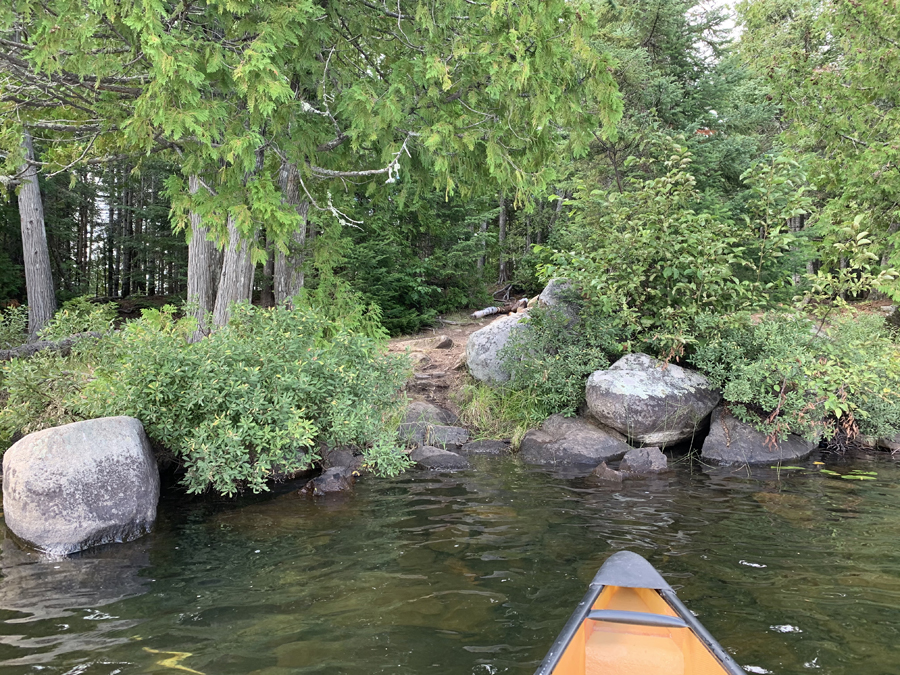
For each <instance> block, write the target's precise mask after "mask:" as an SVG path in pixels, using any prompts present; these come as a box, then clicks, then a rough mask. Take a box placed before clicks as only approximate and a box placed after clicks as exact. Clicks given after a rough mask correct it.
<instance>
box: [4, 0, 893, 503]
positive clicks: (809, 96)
mask: <svg viewBox="0 0 900 675" xmlns="http://www.w3.org/2000/svg"><path fill="white" fill-rule="evenodd" d="M114 9H115V11H114ZM70 10H71V8H70V3H69V2H68V0H49V4H47V2H44V3H37V2H35V1H34V0H22V1H21V2H17V3H16V4H15V6H13V7H8V8H7V7H4V8H3V9H0V41H2V44H3V45H4V50H3V51H2V52H0V76H2V77H0V304H2V305H3V309H2V310H0V350H12V351H5V352H4V355H5V356H6V357H9V358H8V360H6V361H4V362H3V364H2V371H0V391H2V404H3V405H2V408H0V438H2V439H3V441H4V442H5V443H10V442H12V441H14V440H16V439H18V438H20V437H21V436H23V435H26V434H28V433H31V432H34V431H37V430H41V429H46V428H49V427H54V426H59V425H62V424H66V423H69V422H75V421H80V420H87V419H92V418H98V417H107V416H131V417H135V418H137V419H139V420H140V421H141V422H142V423H143V425H144V427H145V429H146V432H147V434H148V435H149V438H150V441H151V442H152V443H153V444H154V448H155V450H156V451H157V452H158V454H159V457H160V458H161V459H163V460H165V461H167V462H170V463H171V464H172V465H174V466H177V467H178V470H179V475H180V477H181V480H182V486H183V487H184V489H186V490H187V491H188V492H191V493H203V492H207V491H212V492H215V493H218V494H223V495H234V494H236V493H237V492H240V491H243V490H250V491H260V490H265V489H267V486H268V483H269V481H271V480H278V479H284V478H286V477H289V476H294V475H297V474H298V473H300V472H304V471H307V470H309V469H310V468H312V467H318V466H323V467H325V468H329V466H328V465H329V464H331V463H332V460H329V459H328V457H333V456H336V455H335V453H338V454H340V453H345V452H346V453H349V454H350V456H351V458H352V457H353V456H356V458H357V459H352V461H351V460H348V461H351V463H352V466H353V469H352V470H353V471H354V472H358V471H370V472H372V473H374V474H376V475H395V474H396V473H398V472H400V471H403V470H405V469H406V468H408V467H409V466H410V465H411V464H412V461H411V459H410V457H409V453H408V450H409V449H410V448H408V447H406V446H405V445H404V444H403V443H402V442H401V441H400V440H398V438H397V428H398V426H399V425H400V424H401V423H403V422H402V420H403V419H404V415H405V408H406V404H407V400H406V395H407V394H406V393H408V392H412V397H413V398H415V391H414V390H415V388H416V386H419V387H420V388H422V387H425V389H428V387H431V389H430V390H429V391H432V390H434V391H436V390H438V389H441V391H442V393H441V395H440V396H441V398H442V400H446V401H451V405H452V406H455V407H456V408H458V412H459V413H460V415H459V416H460V418H461V423H462V424H464V425H465V426H466V427H468V429H469V431H471V432H472V434H474V435H475V436H477V437H479V438H482V439H485V440H490V439H493V440H497V439H504V440H506V439H508V440H509V441H510V442H511V446H512V447H513V448H514V449H516V448H518V446H519V445H520V443H521V441H522V440H523V439H524V438H525V437H526V434H527V433H529V431H532V430H535V429H537V428H538V427H540V426H541V425H542V424H543V423H544V422H545V421H546V420H547V419H549V418H551V417H553V416H555V415H562V416H566V417H571V416H576V415H579V414H582V415H583V414H584V411H585V406H586V405H588V404H589V401H586V391H587V389H586V388H587V386H588V385H587V382H588V378H589V377H591V376H592V374H595V373H597V372H598V371H604V370H607V369H610V367H613V368H614V367H615V364H616V363H617V362H618V361H619V360H620V359H622V358H623V357H627V356H628V355H641V354H644V355H646V356H647V357H648V358H651V359H659V360H660V361H661V362H663V363H664V364H668V365H669V366H675V365H677V366H679V367H681V366H683V367H685V368H686V369H688V370H691V371H697V372H699V373H700V374H701V375H702V376H703V377H704V378H705V379H706V380H707V381H708V383H709V385H710V387H711V388H713V389H715V390H716V391H717V392H720V393H721V396H722V398H723V402H724V406H725V407H724V408H722V409H721V411H722V413H721V418H722V419H725V418H726V417H727V418H728V419H729V420H731V419H733V420H736V421H737V422H739V423H742V424H747V425H750V427H752V429H753V430H754V432H755V433H759V434H762V435H763V437H764V438H767V439H768V441H766V442H767V443H773V444H775V443H778V442H779V441H780V439H782V438H785V437H788V436H791V435H794V436H798V437H803V438H804V439H806V441H807V442H813V443H815V442H819V441H822V442H824V443H825V445H826V446H827V447H828V448H829V449H831V450H834V451H836V452H846V451H847V450H851V449H853V448H855V447H873V446H876V445H879V444H880V445H882V446H884V447H888V448H891V447H895V446H896V447H900V443H898V440H900V346H898V345H900V337H898V330H900V319H898V317H900V313H898V312H897V311H896V308H895V303H900V273H898V271H897V269H898V267H900V246H898V244H900V171H898V170H897V167H898V166H900V100H898V95H897V87H896V82H897V81H898V80H900V53H898V50H897V39H898V37H897V35H895V33H897V25H898V24H897V21H898V19H897V16H898V15H900V12H898V6H897V2H896V0H889V1H888V2H880V1H879V2H876V1H875V0H859V2H856V1H854V2H845V1H843V0H809V1H804V2H791V3H784V2H782V1H781V0H744V1H743V2H741V3H739V4H738V6H737V7H736V10H735V14H734V15H733V16H732V15H730V14H729V12H728V11H726V10H725V9H723V8H719V7H711V6H708V5H707V4H704V3H700V2H694V1H693V0H661V1H660V2H658V3H655V4H654V5H652V6H650V5H648V4H647V3H643V2H640V1H638V0H627V1H625V2H618V3H606V2H594V1H593V0H524V1H520V2H517V3H508V2H507V3H504V2H499V3H498V2H495V3H473V2H471V0H448V1H447V2H444V3H440V4H439V5H435V7H434V8H433V11H422V10H421V8H420V7H419V6H418V5H415V4H414V3H408V2H406V1H405V0H404V1H403V2H400V3H399V4H397V5H396V7H393V8H389V7H387V6H385V5H383V3H377V2H376V3H368V2H365V3H357V4H349V5H348V4H346V3H343V4H342V3H325V5H324V6H323V5H321V3H313V2H305V1H301V2H299V3H298V2H296V1H295V0H263V1H260V2H256V3H253V4H251V5H234V6H231V5H229V6H227V7H226V6H224V5H222V4H221V3H218V2H210V3H206V4H201V5H193V6H191V7H190V8H180V9H173V8H171V7H169V6H168V4H167V3H157V4H156V5H154V6H153V7H152V8H149V9H148V8H147V7H145V6H143V5H136V4H129V3H124V4H122V3H118V4H117V5H116V7H115V8H112V5H110V6H109V7H107V6H99V5H97V6H93V5H92V6H90V7H85V8H84V16H83V21H81V22H78V23H77V24H74V23H72V24H67V23H66V22H64V21H61V20H60V19H59V17H64V16H67V15H69V14H70V13H71V11H70ZM173 11H174V12H175V13H174V14H172V12H173ZM732 20H736V21H737V23H738V24H739V25H740V28H741V30H740V33H739V34H737V33H732V32H730V31H729V30H728V28H727V27H728V25H729V22H730V21H732ZM554 285H555V286H554ZM551 288H555V290H553V291H552V292H551ZM542 298H543V300H542ZM532 300H534V302H532ZM523 301H524V302H523ZM535 305H537V306H535ZM493 306H500V307H510V308H514V309H517V311H516V312H514V313H512V314H510V315H509V316H508V317H502V318H500V319H498V322H497V323H495V324H491V326H493V328H492V329H491V331H489V332H487V333H481V334H480V336H479V337H478V338H475V339H476V340H484V339H486V338H485V336H488V335H489V336H490V339H489V340H488V341H487V342H484V343H483V344H482V343H481V342H480V343H479V344H482V347H484V349H485V350H488V351H490V357H489V358H490V363H489V364H488V366H489V367H485V368H483V369H479V368H478V367H476V366H475V360H474V359H472V358H470V359H469V370H470V371H471V374H472V376H473V378H472V379H467V376H465V375H462V374H461V373H463V368H462V364H461V363H460V364H457V363H452V364H451V363H449V361H448V362H447V363H446V364H444V365H446V366H447V367H448V368H453V373H454V375H453V376H452V377H449V376H446V375H445V376H440V377H439V376H437V375H436V374H435V373H437V372H445V371H438V370H437V369H436V367H433V368H432V371H431V373H430V374H429V373H427V372H425V371H424V370H422V368H421V367H417V366H421V361H415V359H412V360H411V359H410V358H409V357H408V356H406V355H404V354H403V353H401V352H398V351H397V350H395V349H393V348H392V347H391V346H390V344H391V343H390V342H389V341H390V339H391V337H392V336H394V337H396V336H399V335H415V334H420V333H421V332H422V331H423V330H428V329H429V328H431V327H433V328H434V330H440V327H441V326H448V325H449V326H453V325H454V322H455V321H456V319H448V318H447V317H448V316H455V315H453V314H452V313H453V312H460V311H463V310H465V311H466V312H467V313H468V312H471V311H472V310H476V311H477V310H482V309H484V308H490V307H493ZM892 307H893V308H894V309H892V310H891V309H890V308H892ZM882 308H888V309H889V311H882ZM501 328H502V330H500V329H501ZM485 330H486V329H485ZM85 335H89V336H90V338H84V339H78V340H75V339H74V338H75V337H76V336H85ZM40 341H44V342H46V343H47V345H46V348H44V349H38V347H39V346H40V345H42V344H43V343H42V342H40ZM51 344H52V345H55V346H56V347H59V348H58V349H57V348H53V347H51V346H49V345H51ZM468 346H471V343H469V345H468ZM479 348H481V347H479ZM16 350H19V351H16ZM417 358H418V357H417ZM641 358H643V357H641ZM441 363H444V362H443V361H441ZM654 363H655V361H654ZM442 367H443V366H442ZM442 378H443V379H442ZM413 385H415V386H413ZM405 392H406V393H405ZM717 395H718V394H717ZM588 407H589V406H588ZM704 414H707V413H704ZM626 435H627V434H626ZM890 443H893V444H894V445H893V446H892V445H890ZM354 453H355V455H354ZM348 470H349V469H348Z"/></svg>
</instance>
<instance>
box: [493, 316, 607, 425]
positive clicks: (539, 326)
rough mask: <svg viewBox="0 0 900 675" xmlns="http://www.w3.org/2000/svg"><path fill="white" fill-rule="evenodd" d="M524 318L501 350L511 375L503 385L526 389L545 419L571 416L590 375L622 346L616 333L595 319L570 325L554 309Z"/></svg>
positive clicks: (581, 396) (605, 363) (569, 322)
mask: <svg viewBox="0 0 900 675" xmlns="http://www.w3.org/2000/svg"><path fill="white" fill-rule="evenodd" d="M525 321H526V322H527V323H526V324H525V325H526V328H525V329H523V330H519V331H514V332H513V333H512V335H511V336H510V339H509V341H508V342H507V344H506V346H505V347H504V348H503V349H502V350H501V352H500V358H501V360H502V361H503V363H504V365H505V367H506V369H507V370H508V371H509V373H510V380H509V383H508V384H507V385H506V386H507V388H509V389H511V390H514V391H521V392H524V393H526V395H527V396H528V397H530V398H531V399H533V400H534V401H535V408H536V409H537V410H539V411H540V413H539V414H541V415H543V417H549V416H550V415H552V414H554V413H562V414H564V415H566V416H572V415H574V414H575V413H576V411H577V410H578V407H579V406H580V405H581V404H582V403H584V396H585V381H586V380H587V378H588V376H589V375H590V374H591V373H593V372H594V371H595V370H600V369H605V368H608V367H609V358H608V356H609V355H610V354H615V353H617V352H618V351H619V349H620V345H619V343H618V342H617V341H616V340H614V336H615V331H614V330H613V329H611V328H610V327H609V326H608V325H602V323H601V322H599V321H592V322H589V321H588V320H587V319H585V320H583V321H578V322H577V323H573V321H572V319H571V317H570V316H567V315H566V313H565V312H563V311H561V310H560V309H558V307H554V308H547V309H535V310H533V311H532V312H531V313H530V316H529V318H528V319H526V320H525ZM542 419H543V418H542Z"/></svg>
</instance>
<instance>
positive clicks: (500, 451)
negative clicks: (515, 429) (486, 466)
mask: <svg viewBox="0 0 900 675" xmlns="http://www.w3.org/2000/svg"><path fill="white" fill-rule="evenodd" d="M458 452H459V453H460V454H462V455H481V456H485V455H486V456H490V457H497V456H499V455H507V454H509V441H470V442H469V443H466V444H465V445H463V446H462V447H460V449H459V451H458Z"/></svg>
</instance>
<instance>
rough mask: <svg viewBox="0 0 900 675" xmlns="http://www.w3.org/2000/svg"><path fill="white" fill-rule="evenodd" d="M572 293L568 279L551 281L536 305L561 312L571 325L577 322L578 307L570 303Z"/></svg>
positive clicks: (572, 289)
mask: <svg viewBox="0 0 900 675" xmlns="http://www.w3.org/2000/svg"><path fill="white" fill-rule="evenodd" d="M573 293H574V287H573V286H572V282H571V281H569V280H568V279H551V280H550V281H549V282H548V283H547V285H546V286H545V287H544V290H543V291H541V294H540V295H539V296H538V298H537V305H538V307H546V308H549V309H555V310H557V311H559V312H562V313H563V314H564V315H565V316H566V318H567V319H568V323H569V325H572V324H574V323H576V322H577V321H578V306H577V305H576V304H575V303H573V302H572V295H573ZM529 306H530V305H529Z"/></svg>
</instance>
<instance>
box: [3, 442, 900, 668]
mask: <svg viewBox="0 0 900 675" xmlns="http://www.w3.org/2000/svg"><path fill="white" fill-rule="evenodd" d="M867 466H868V465H867ZM874 468H875V469H876V470H877V471H878V473H879V475H878V480H876V481H871V482H864V483H851V482H850V481H841V480H839V479H835V478H833V477H827V476H823V475H818V474H812V473H806V474H788V473H785V472H782V473H781V474H780V475H779V474H777V473H776V472H775V471H769V470H764V471H759V472H757V473H755V474H754V475H748V474H747V472H746V471H744V472H743V473H742V474H741V473H738V474H732V473H729V472H727V471H713V472H705V471H702V470H700V469H699V468H698V467H696V466H695V467H693V468H691V467H690V466H689V465H687V464H682V465H680V466H679V467H678V468H677V470H676V471H674V472H672V473H670V474H667V475H665V476H662V477H657V478H654V479H650V480H644V481H632V482H628V483H626V484H625V485H624V486H615V485H609V484H603V485H598V484H596V483H591V482H590V480H589V479H584V478H577V477H570V476H564V475H556V476H553V475H549V474H546V473H542V472H538V471H533V470H530V469H527V468H525V467H523V466H521V465H520V464H518V463H516V462H515V461H514V460H502V461H492V460H490V459H482V460H476V463H475V467H474V469H473V470H472V471H468V472H465V473H460V474H452V475H433V474H432V475H429V474H409V475H406V476H401V477H399V478H397V479H393V480H365V481H362V482H360V483H359V484H358V485H357V488H356V491H355V493H354V494H353V495H351V496H349V497H346V496H345V497H340V498H337V499H331V498H329V499H326V500H321V501H317V502H313V501H311V500H309V499H306V498H301V497H298V496H296V495H294V494H292V493H283V494H281V495H277V496H270V497H267V498H265V499H248V500H246V501H244V502H242V503H239V504H229V503H224V502H223V503H213V502H209V501H206V502H189V501H181V502H179V501H177V500H172V501H170V502H164V503H163V504H162V505H161V511H160V513H161V520H160V523H159V525H158V527H157V530H156V532H155V533H154V534H152V535H151V536H149V537H147V538H145V539H143V540H141V541H138V542H133V543H132V544H128V545H124V546H119V547H111V548H109V549H106V550H104V551H101V552H99V553H96V554H90V555H86V556H82V557H80V558H73V559H69V560H64V561H40V560H39V559H37V558H36V556H33V555H27V554H25V553H24V552H22V551H20V550H19V549H17V548H16V547H15V545H14V544H13V543H12V542H8V541H7V542H3V544H2V547H3V553H2V556H0V574H2V579H0V665H2V666H3V671H4V672H9V673H26V672H27V673H33V672H35V667H38V668H40V669H41V672H49V673H59V674H60V675H63V674H66V675H78V674H82V673H84V674H87V675H95V674H100V673H103V674H111V673H144V672H154V673H165V672H175V671H176V670H180V671H181V672H185V670H184V669H189V670H191V671H196V672H201V673H205V674H206V675H213V674H231V673H235V674H238V673H240V674H246V673H254V674H258V675H282V674H285V675H286V674H287V673H326V672H327V673H364V674H368V673H410V674H412V673H415V674H419V673H427V672H440V673H442V674H444V673H448V674H454V673H460V674H474V675H478V674H489V673H516V674H530V673H532V672H533V671H534V669H535V667H536V665H537V663H538V662H539V661H540V660H541V658H542V657H543V655H544V653H545V651H546V649H547V648H548V646H549V645H550V643H551V642H552V640H553V639H554V637H555V636H556V634H557V632H558V631H559V629H560V628H561V626H562V625H563V623H564V622H565V620H566V618H567V617H568V615H569V613H570V612H571V611H572V609H573V607H574V605H575V604H576V603H577V601H578V599H579V598H580V597H581V595H582V594H583V592H584V589H585V586H586V584H587V582H588V581H589V580H590V579H591V577H592V576H593V574H594V572H595V571H596V569H597V567H599V565H600V564H601V563H602V562H603V561H604V560H605V559H606V557H607V556H608V555H609V554H610V553H611V552H613V551H615V550H619V549H622V548H629V549H631V550H634V551H637V552H639V553H641V554H643V555H645V556H646V557H648V558H649V559H650V561H651V562H653V563H654V564H655V565H656V566H657V567H658V568H659V569H660V570H661V571H662V572H663V573H664V575H665V576H666V577H667V578H668V579H669V581H670V582H671V583H672V584H673V585H674V586H675V587H676V588H677V589H678V590H679V594H680V595H681V597H682V598H683V599H684V600H685V602H687V603H688V605H689V606H690V607H691V609H692V610H694V611H695V612H697V614H698V615H699V616H700V618H701V620H702V621H703V622H704V623H705V624H706V625H707V626H708V627H709V628H710V630H712V632H713V633H714V634H715V635H716V636H717V637H718V638H719V639H720V641H721V642H722V643H723V644H724V645H725V646H726V647H727V648H728V649H729V650H730V651H732V652H733V653H734V654H735V656H736V658H737V659H738V661H739V662H740V663H741V664H743V665H747V666H752V667H753V671H754V672H771V673H779V674H794V673H808V672H815V671H818V672H822V673H829V674H835V675H843V674H848V675H849V674H851V673H852V675H857V674H858V673H875V674H877V673H894V672H898V671H900V668H898V667H897V666H896V665H895V663H896V659H895V657H894V656H893V651H894V646H895V644H896V643H897V637H898V630H900V551H898V549H897V547H896V545H895V542H896V541H897V535H898V534H900V532H898V529H900V515H898V514H897V509H898V506H900V488H898V487H895V486H896V485H900V470H898V469H897V468H895V466H894V465H893V464H892V463H891V461H890V460H889V459H886V458H885V459H884V460H882V461H880V462H879V463H878V464H877V465H875V466H874Z"/></svg>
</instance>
